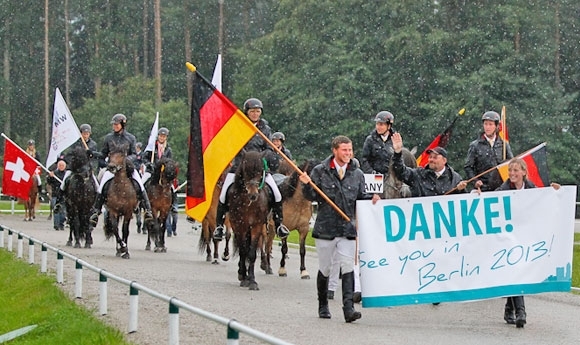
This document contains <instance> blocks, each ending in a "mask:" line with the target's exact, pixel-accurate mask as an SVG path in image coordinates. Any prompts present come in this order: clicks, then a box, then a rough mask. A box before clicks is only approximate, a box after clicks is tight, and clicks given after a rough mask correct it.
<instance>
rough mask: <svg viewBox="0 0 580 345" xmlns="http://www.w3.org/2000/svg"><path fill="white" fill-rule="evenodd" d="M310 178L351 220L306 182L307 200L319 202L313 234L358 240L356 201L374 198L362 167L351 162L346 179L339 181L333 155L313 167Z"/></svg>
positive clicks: (324, 237)
mask: <svg viewBox="0 0 580 345" xmlns="http://www.w3.org/2000/svg"><path fill="white" fill-rule="evenodd" d="M310 178H311V179H312V182H313V183H314V184H315V185H316V186H318V188H320V189H321V190H322V191H323V192H324V194H326V196H328V198H329V199H330V200H332V201H333V202H334V203H335V204H336V205H337V206H338V208H340V209H341V210H342V211H343V212H344V213H345V214H346V215H347V216H348V217H349V218H350V220H351V222H347V221H346V220H345V219H344V218H343V217H342V216H341V215H340V214H338V212H336V211H335V210H334V209H333V208H332V206H330V204H328V202H326V201H325V200H324V199H323V198H322V197H321V196H320V195H319V194H318V192H316V191H315V190H314V189H313V188H312V187H311V186H310V185H309V184H307V185H304V189H303V193H304V196H305V197H306V199H308V200H310V201H317V202H318V213H317V215H316V222H315V223H314V231H313V232H312V237H314V238H320V239H325V240H332V239H334V238H335V237H346V238H348V239H355V238H356V228H355V226H354V218H355V213H356V208H355V207H356V201H357V200H359V199H371V198H372V195H370V194H367V193H366V192H365V179H364V173H363V172H362V170H360V169H358V168H356V167H354V166H353V165H352V164H350V163H349V164H348V166H347V168H346V171H345V174H344V177H343V179H342V180H340V179H339V178H338V173H337V171H336V167H335V166H334V159H333V156H330V157H328V158H326V159H325V160H324V161H323V162H322V163H321V164H318V165H317V166H315V167H314V169H312V172H311V174H310Z"/></svg>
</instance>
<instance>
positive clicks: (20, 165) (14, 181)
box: [2, 140, 38, 199]
mask: <svg viewBox="0 0 580 345" xmlns="http://www.w3.org/2000/svg"><path fill="white" fill-rule="evenodd" d="M37 166H38V164H37V163H36V162H35V161H34V159H32V158H31V157H30V156H29V155H28V154H27V153H26V152H24V151H23V150H22V149H21V148H19V147H18V146H16V145H15V144H14V143H13V142H12V141H10V140H6V141H5V143H4V175H3V176H2V193H3V194H6V195H10V196H13V197H17V198H21V199H28V192H29V191H30V187H32V179H33V178H34V172H35V171H36V167H37Z"/></svg>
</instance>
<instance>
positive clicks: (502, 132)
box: [497, 106, 510, 143]
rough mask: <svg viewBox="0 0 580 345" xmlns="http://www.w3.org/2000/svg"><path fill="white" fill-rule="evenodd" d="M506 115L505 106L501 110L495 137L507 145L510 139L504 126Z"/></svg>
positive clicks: (505, 125)
mask: <svg viewBox="0 0 580 345" xmlns="http://www.w3.org/2000/svg"><path fill="white" fill-rule="evenodd" d="M505 121H506V113H505V106H503V107H502V108H501V121H500V122H499V128H498V130H497V135H499V137H500V138H501V140H503V141H504V142H505V143H509V142H510V139H509V136H508V128H507V124H506V122H505Z"/></svg>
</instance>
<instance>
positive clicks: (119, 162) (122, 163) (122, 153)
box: [107, 146, 127, 174]
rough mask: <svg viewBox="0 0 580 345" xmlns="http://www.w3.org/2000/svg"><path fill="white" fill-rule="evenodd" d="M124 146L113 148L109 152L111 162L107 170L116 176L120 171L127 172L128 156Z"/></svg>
mask: <svg viewBox="0 0 580 345" xmlns="http://www.w3.org/2000/svg"><path fill="white" fill-rule="evenodd" d="M126 152H127V151H126V149H125V147H123V146H113V148H112V149H111V151H110V152H109V162H108V163H107V170H109V171H110V172H112V173H113V174H116V173H117V172H119V171H122V170H125V168H126V161H127V154H126Z"/></svg>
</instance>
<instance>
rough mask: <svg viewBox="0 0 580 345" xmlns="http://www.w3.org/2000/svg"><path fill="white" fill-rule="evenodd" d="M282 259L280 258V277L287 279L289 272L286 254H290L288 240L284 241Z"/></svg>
mask: <svg viewBox="0 0 580 345" xmlns="http://www.w3.org/2000/svg"><path fill="white" fill-rule="evenodd" d="M281 253H282V258H280V269H279V270H278V276H279V277H287V276H288V271H287V270H286V254H287V253H288V242H287V241H286V238H284V239H282V249H281Z"/></svg>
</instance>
